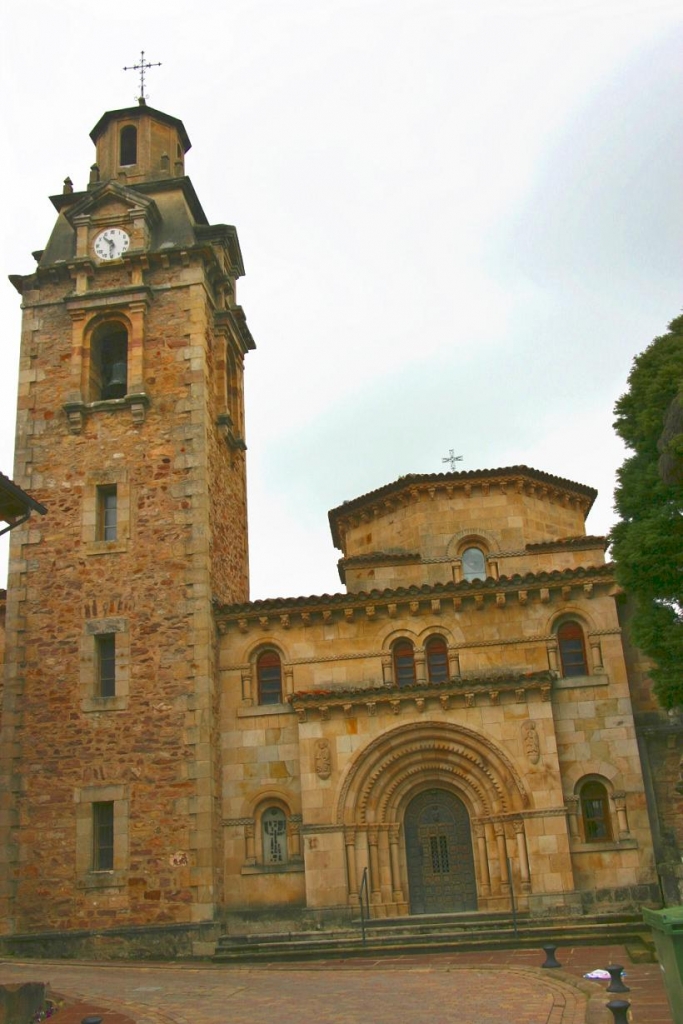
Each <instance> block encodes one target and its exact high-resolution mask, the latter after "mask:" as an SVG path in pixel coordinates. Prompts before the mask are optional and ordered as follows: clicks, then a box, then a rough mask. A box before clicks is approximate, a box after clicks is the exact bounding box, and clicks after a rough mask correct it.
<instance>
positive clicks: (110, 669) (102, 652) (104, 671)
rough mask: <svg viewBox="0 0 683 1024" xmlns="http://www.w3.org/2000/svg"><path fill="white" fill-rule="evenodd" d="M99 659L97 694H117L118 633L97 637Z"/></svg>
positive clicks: (109, 695)
mask: <svg viewBox="0 0 683 1024" xmlns="http://www.w3.org/2000/svg"><path fill="white" fill-rule="evenodd" d="M95 648H96V655H97V657H96V661H97V696H98V697H115V696H116V633H101V634H100V635H99V636H96V637H95Z"/></svg>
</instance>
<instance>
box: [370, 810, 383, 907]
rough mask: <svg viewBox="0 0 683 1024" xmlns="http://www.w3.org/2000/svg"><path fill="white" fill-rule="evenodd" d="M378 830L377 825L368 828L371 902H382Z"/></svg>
mask: <svg viewBox="0 0 683 1024" xmlns="http://www.w3.org/2000/svg"><path fill="white" fill-rule="evenodd" d="M378 843H379V832H378V828H377V825H371V826H370V828H369V829H368V846H369V847H370V899H371V901H372V902H373V903H381V902H382V890H381V885H382V879H381V876H380V871H379V846H378Z"/></svg>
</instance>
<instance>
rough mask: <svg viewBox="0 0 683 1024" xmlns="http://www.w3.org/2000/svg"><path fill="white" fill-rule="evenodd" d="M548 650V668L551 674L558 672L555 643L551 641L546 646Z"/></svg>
mask: <svg viewBox="0 0 683 1024" xmlns="http://www.w3.org/2000/svg"><path fill="white" fill-rule="evenodd" d="M547 650H548V667H549V669H550V671H551V672H558V671H559V660H558V656H557V643H555V642H554V641H551V642H550V643H548V645H547Z"/></svg>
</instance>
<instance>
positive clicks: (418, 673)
mask: <svg viewBox="0 0 683 1024" xmlns="http://www.w3.org/2000/svg"><path fill="white" fill-rule="evenodd" d="M415 681H416V682H418V683H426V682H427V659H426V657H425V652H424V651H415Z"/></svg>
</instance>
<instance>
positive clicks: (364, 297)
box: [0, 0, 683, 598]
mask: <svg viewBox="0 0 683 1024" xmlns="http://www.w3.org/2000/svg"><path fill="white" fill-rule="evenodd" d="M3 28H4V32H3V39H2V44H1V45H2V53H1V58H2V72H1V76H2V77H1V79H0V85H1V91H0V95H1V96H2V100H1V103H2V114H3V122H4V123H3V138H4V139H5V144H4V150H3V159H2V164H1V172H0V173H1V175H2V179H3V196H4V204H3V208H4V214H3V218H2V270H3V273H2V276H1V277H0V302H1V310H0V312H1V316H2V320H1V323H2V331H3V372H2V380H0V388H1V392H0V469H2V470H3V471H4V472H6V473H9V474H11V473H12V435H13V430H14V406H15V389H16V362H17V359H18V348H19V317H20V313H19V296H18V295H17V293H16V292H15V291H14V289H13V288H12V286H11V285H10V284H9V283H7V282H6V275H7V274H10V273H29V272H30V271H31V269H32V268H33V266H34V261H33V259H32V257H31V252H32V251H33V250H35V249H42V248H44V246H45V244H46V242H47V239H48V236H49V233H50V230H51V227H52V224H53V221H54V218H55V212H54V209H53V207H52V206H51V204H50V202H49V201H48V198H47V197H48V195H51V194H54V193H58V192H61V188H62V181H63V179H64V178H65V177H66V176H67V175H69V176H70V177H71V178H72V179H73V181H74V185H75V188H76V189H81V188H84V187H85V185H86V183H87V177H88V169H89V167H90V164H91V163H92V162H93V160H94V147H93V146H92V143H91V142H90V139H89V137H88V133H89V132H90V130H91V128H92V127H93V126H94V125H95V123H96V122H97V120H98V119H99V117H100V116H101V114H102V113H103V112H104V111H105V110H112V109H116V108H118V107H126V106H130V105H131V104H132V103H134V102H135V98H136V96H137V95H138V89H137V79H136V77H135V76H134V75H133V73H132V72H127V73H124V72H123V71H122V68H123V66H124V65H126V64H133V63H135V62H136V60H137V58H138V56H139V53H140V50H141V49H144V50H145V51H146V56H147V58H148V59H150V60H152V61H162V62H163V64H162V67H160V68H155V69H153V70H152V71H151V72H150V73H149V77H148V102H149V103H150V104H151V105H152V106H154V107H157V108H158V109H160V110H163V111H165V112H167V113H169V114H172V115H174V116H176V117H179V118H181V119H182V120H183V122H184V124H185V127H186V129H187V131H188V133H189V135H190V138H191V140H192V143H193V147H192V150H191V151H190V153H189V155H188V158H187V162H186V168H187V173H188V174H189V175H190V177H191V178H192V181H193V183H194V185H195V188H196V189H197V192H198V194H199V197H200V199H201V201H202V204H203V206H204V209H205V211H206V214H207V216H208V218H209V220H210V221H211V222H212V223H230V224H235V225H236V226H237V229H238V231H239V236H240V241H241V245H242V252H243V255H244V260H245V265H246V270H247V276H246V278H245V279H244V280H243V281H241V282H240V286H239V291H238V299H239V301H240V302H241V303H242V305H243V306H244V308H245V311H246V314H247V318H248V322H249V326H250V328H251V331H252V334H253V335H254V338H255V340H256V343H257V346H258V347H257V351H256V352H254V353H251V354H250V355H249V356H248V359H247V443H248V446H249V452H248V459H249V462H248V474H249V502H250V508H249V512H250V547H251V565H252V597H253V598H260V597H268V596H285V595H286V596H291V595H295V594H312V593H322V592H326V591H327V592H329V591H336V590H339V589H341V586H340V583H339V578H338V575H337V571H336V561H337V558H338V557H339V552H336V551H335V550H334V549H333V547H332V543H331V541H330V539H329V530H328V525H327V515H326V513H327V511H328V509H330V508H332V507H334V506H336V505H338V504H340V503H341V502H342V501H344V500H346V499H350V498H354V497H356V496H358V495H360V494H363V493H365V492H366V491H368V490H372V489H374V488H376V487H381V486H382V485H383V484H385V483H389V482H390V481H392V480H394V479H395V478H396V477H397V476H399V475H401V474H404V473H411V472H415V473H431V472H441V471H443V470H444V469H447V468H448V467H445V466H444V465H443V464H442V458H443V457H444V456H446V455H447V454H448V451H449V449H451V448H453V449H454V450H455V452H456V454H462V455H463V461H462V463H461V464H460V468H462V469H479V468H494V467H497V466H506V465H514V464H517V463H525V464H527V465H529V466H533V467H535V468H537V469H542V470H545V471H547V472H550V473H556V474H558V475H560V476H565V477H569V478H570V479H574V480H578V481H581V482H583V483H587V484H591V485H592V486H595V487H597V488H598V489H599V491H600V497H599V499H598V502H597V503H596V506H595V508H594V511H593V512H592V513H591V515H590V517H589V519H588V524H587V526H588V530H589V532H591V533H602V532H606V531H607V530H608V529H609V527H610V525H611V522H612V491H613V487H614V472H615V469H616V467H617V466H618V465H619V463H620V462H621V460H622V458H623V451H622V449H621V447H620V445H619V444H618V442H617V440H616V438H615V437H614V434H613V431H612V426H611V424H612V408H613V405H614V401H615V399H616V398H617V397H618V396H619V395H620V394H621V393H622V392H623V390H624V388H625V384H626V377H627V375H628V371H629V368H630V365H631V361H632V359H633V356H634V355H635V354H636V353H637V352H639V351H641V350H642V349H643V348H644V347H645V346H646V345H647V344H648V343H649V342H650V341H651V340H652V338H653V337H655V336H656V335H658V334H661V333H664V332H665V330H666V327H667V324H668V323H669V322H670V321H671V320H672V319H673V318H674V317H675V316H677V315H678V314H679V313H680V311H681V306H682V305H683V295H682V291H681V282H682V280H683V278H682V275H681V270H682V269H683V268H682V265H681V262H682V260H681V253H682V245H681V243H682V241H683V230H682V228H683V223H682V222H683V204H682V203H681V198H680V176H681V168H682V167H683V159H682V158H683V106H682V104H681V97H682V96H683V70H682V61H681V54H682V53H683V0H671V2H657V0H595V2H587V0H586V2H582V0H535V2H532V0H220V2H211V0H195V2H194V3H187V2H186V0H182V2H181V0H140V2H138V3H137V4H136V5H135V6H134V7H133V6H130V5H111V4H97V3H92V2H91V0H88V2H86V0H60V2H59V3H55V2H53V0H49V2H48V0H33V2H32V3H15V4H12V5H7V7H6V8H5V9H4V10H3ZM3 280H4V281H5V282H6V283H5V284H2V283H1V281H3ZM5 550H6V549H3V551H1V552H0V558H1V560H2V563H3V565H2V569H3V576H2V577H0V578H4V562H5V560H6V553H5Z"/></svg>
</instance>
